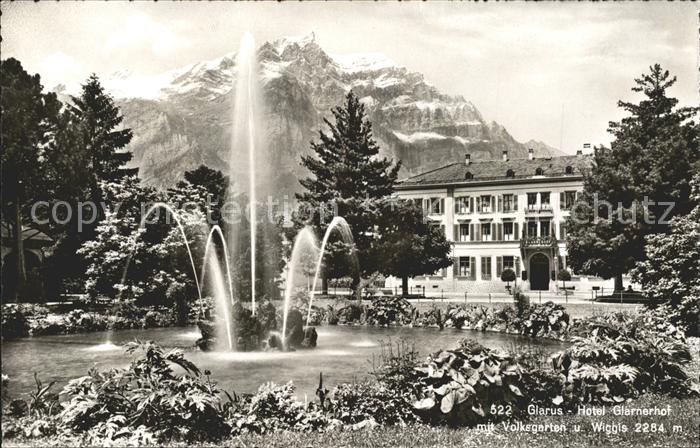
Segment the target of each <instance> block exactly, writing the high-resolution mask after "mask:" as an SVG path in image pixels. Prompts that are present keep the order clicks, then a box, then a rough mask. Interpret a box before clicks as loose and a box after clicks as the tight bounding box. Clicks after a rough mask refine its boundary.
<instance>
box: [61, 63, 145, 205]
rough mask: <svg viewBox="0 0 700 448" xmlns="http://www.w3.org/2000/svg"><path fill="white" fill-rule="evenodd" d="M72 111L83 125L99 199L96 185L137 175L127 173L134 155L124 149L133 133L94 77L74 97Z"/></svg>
mask: <svg viewBox="0 0 700 448" xmlns="http://www.w3.org/2000/svg"><path fill="white" fill-rule="evenodd" d="M72 100H73V106H72V111H73V112H74V113H75V115H76V116H77V117H78V120H79V121H80V123H81V131H82V134H83V135H82V138H83V143H84V144H85V145H86V150H87V153H88V154H89V157H90V167H91V171H92V186H91V196H92V198H93V200H97V199H99V196H100V194H99V190H98V188H97V184H98V183H99V181H101V180H118V179H119V178H122V177H125V176H130V175H134V174H136V173H135V172H134V171H135V170H133V169H131V170H127V169H125V165H126V163H127V162H129V161H130V160H131V157H132V155H131V153H130V152H127V151H125V150H124V149H125V148H126V146H127V145H128V144H129V142H130V141H131V138H132V136H133V133H132V132H131V129H122V128H121V124H122V121H123V117H122V116H121V114H120V111H119V108H118V107H117V106H115V104H114V100H113V99H112V97H111V96H110V95H109V94H107V93H106V92H105V91H104V88H103V87H102V85H101V84H100V80H99V79H98V77H97V75H95V74H92V75H91V76H90V77H89V78H88V79H87V81H86V82H85V84H83V86H82V91H81V93H80V96H78V97H72Z"/></svg>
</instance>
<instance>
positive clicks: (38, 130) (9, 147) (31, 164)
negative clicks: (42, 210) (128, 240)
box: [0, 58, 61, 300]
mask: <svg viewBox="0 0 700 448" xmlns="http://www.w3.org/2000/svg"><path fill="white" fill-rule="evenodd" d="M0 70H2V74H3V76H2V80H1V88H2V92H3V94H2V96H1V97H0V99H1V104H0V107H1V109H2V117H3V120H2V127H1V130H0V140H1V141H2V153H1V154H0V166H1V168H2V173H1V174H0V199H1V201H2V204H1V205H2V216H3V226H5V225H7V226H8V231H9V232H8V233H9V236H10V238H11V239H12V243H13V244H12V246H13V252H12V255H11V256H10V257H9V258H7V259H5V258H4V257H3V258H4V259H3V270H2V271H3V274H5V275H4V278H3V279H2V284H3V289H2V293H3V296H4V297H11V298H13V299H15V300H17V299H18V298H19V297H22V296H24V288H25V287H26V286H27V285H26V281H27V269H26V265H25V262H24V253H25V252H24V247H23V242H24V238H23V237H22V230H23V228H22V221H23V217H24V218H25V220H26V218H27V217H28V215H29V209H30V205H33V203H34V201H36V200H37V199H39V198H43V195H44V191H45V190H44V188H43V187H44V178H45V176H46V172H47V170H48V169H50V168H51V166H50V165H48V164H46V163H40V161H41V160H42V158H43V156H44V153H45V148H47V147H48V146H49V145H50V143H51V141H52V140H53V139H54V137H55V134H56V132H57V128H58V122H59V115H60V108H61V103H60V102H59V101H58V99H57V97H56V94H55V93H52V92H51V93H43V86H42V85H41V80H40V78H39V75H29V73H27V72H26V71H25V70H24V68H23V67H22V64H21V63H20V62H19V61H18V60H16V59H14V58H9V59H6V60H3V61H1V62H0ZM8 261H12V263H11V264H10V265H9V266H6V263H7V262H8Z"/></svg>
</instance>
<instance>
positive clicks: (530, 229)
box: [527, 221, 537, 238]
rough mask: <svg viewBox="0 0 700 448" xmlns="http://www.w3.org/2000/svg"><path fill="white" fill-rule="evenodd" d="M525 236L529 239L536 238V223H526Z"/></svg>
mask: <svg viewBox="0 0 700 448" xmlns="http://www.w3.org/2000/svg"><path fill="white" fill-rule="evenodd" d="M527 236H528V237H529V238H534V237H536V236H537V221H528V222H527Z"/></svg>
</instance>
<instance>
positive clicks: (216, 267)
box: [118, 33, 353, 351]
mask: <svg viewBox="0 0 700 448" xmlns="http://www.w3.org/2000/svg"><path fill="white" fill-rule="evenodd" d="M257 73H258V65H257V61H256V52H255V43H254V41H253V38H252V36H251V35H250V34H249V33H246V34H245V35H244V36H243V38H242V40H241V45H240V48H239V51H238V55H237V57H236V85H235V93H234V102H233V114H232V126H231V128H232V133H231V146H230V155H229V157H230V159H229V162H230V164H229V173H228V174H229V182H230V184H229V193H232V192H240V193H244V194H247V197H248V200H249V203H248V208H247V210H248V211H249V216H248V222H249V223H250V241H249V247H248V248H247V249H248V250H249V252H250V253H249V257H248V259H249V261H250V288H251V291H250V302H251V308H250V310H247V309H246V308H244V307H243V306H242V303H241V300H240V296H241V294H244V292H242V291H241V290H240V287H237V289H238V290H236V289H235V288H234V285H233V279H232V277H233V273H232V272H233V271H232V269H231V268H232V267H231V260H238V261H240V257H235V255H236V254H241V255H243V254H244V253H245V252H243V251H242V249H243V250H245V249H244V248H242V247H239V242H238V241H237V239H236V237H237V236H238V235H242V233H241V232H240V231H241V227H237V226H236V225H233V224H231V225H227V227H226V231H227V232H226V235H225V234H224V232H223V231H222V229H221V228H220V227H219V226H218V225H215V226H213V227H212V228H211V229H208V228H205V226H204V225H203V226H202V230H208V236H207V239H206V244H205V247H204V256H203V258H202V266H201V272H200V275H199V276H198V275H197V269H196V265H195V262H194V257H193V255H192V251H191V248H190V245H189V243H188V241H187V235H186V234H185V228H184V227H183V224H182V222H181V219H180V218H179V217H178V214H177V213H176V211H175V210H174V209H173V208H172V207H170V206H169V205H167V204H165V203H157V204H155V205H153V206H152V207H151V208H150V209H149V210H148V212H147V213H146V215H145V216H144V217H143V219H142V221H141V224H140V226H139V230H138V234H137V237H136V238H137V239H138V238H139V235H141V234H142V233H143V231H144V227H145V224H146V220H147V218H148V217H149V216H150V215H151V214H152V213H153V212H154V211H155V210H159V209H165V210H166V211H167V212H168V213H170V214H171V215H172V216H173V218H174V219H175V222H176V224H177V226H178V228H179V230H180V234H181V235H182V237H183V240H184V243H185V246H186V249H187V254H188V256H189V260H190V263H191V265H192V273H193V277H194V281H195V284H196V286H197V294H198V298H199V303H200V304H201V305H200V318H201V319H200V322H199V323H198V326H199V328H200V332H201V333H202V338H201V339H200V340H198V341H197V345H198V346H200V347H201V348H202V349H204V350H212V349H213V350H219V351H237V350H239V349H241V350H249V349H252V350H257V349H258V348H259V346H260V344H259V343H260V342H261V341H262V339H263V338H264V337H265V335H266V332H268V331H269V330H270V329H271V328H274V326H275V325H276V323H275V311H274V307H272V305H271V304H269V303H268V304H266V306H265V308H264V309H259V304H257V303H256V299H257V295H258V293H262V292H261V291H258V288H257V285H256V281H259V280H260V276H264V275H267V274H269V273H267V272H261V271H263V270H260V269H258V266H257V264H258V262H259V260H258V256H259V254H260V253H261V248H260V247H258V245H259V244H261V243H262V244H265V243H266V241H265V240H264V238H260V237H261V236H264V234H265V232H264V231H263V232H261V231H260V230H261V228H260V227H259V223H258V211H257V201H258V199H259V198H261V197H263V195H265V194H269V193H271V192H272V191H273V188H272V182H273V181H271V179H273V177H272V176H269V175H268V170H269V167H270V154H269V151H267V148H266V145H265V144H264V142H263V141H262V139H261V136H260V135H259V134H260V133H256V129H259V128H260V127H261V126H259V124H260V122H261V121H260V113H261V111H262V107H261V106H262V102H261V99H260V88H259V82H258V76H257ZM241 161H246V162H247V163H240V162H241ZM239 225H240V224H239ZM335 230H338V231H339V232H340V235H341V238H342V240H343V241H344V242H346V243H350V244H351V243H352V242H353V239H352V234H351V233H350V228H349V226H348V224H347V222H346V221H345V220H344V219H343V218H340V217H336V218H334V219H333V220H332V221H331V223H330V225H329V227H328V229H327V230H326V232H325V235H324V237H323V240H322V244H321V248H320V250H319V248H318V246H317V241H316V237H315V236H314V233H313V231H312V229H311V228H309V227H306V228H304V229H302V230H301V231H300V232H299V234H298V235H297V236H296V238H295V240H294V245H293V248H292V255H291V258H290V260H289V263H288V266H287V272H286V288H285V291H284V302H283V311H282V330H281V334H279V335H278V336H276V337H277V338H278V341H277V342H274V341H273V343H272V344H270V346H273V347H278V348H281V349H293V348H294V347H298V346H300V345H301V344H302V342H304V343H305V345H307V346H309V345H311V346H315V342H316V331H315V329H313V328H311V327H309V316H310V313H311V306H312V303H313V296H314V291H315V288H316V284H317V281H318V277H319V275H320V270H321V265H322V262H323V256H324V253H325V250H326V244H327V243H328V239H329V237H330V235H331V233H332V232H333V231H335ZM243 235H244V233H243ZM268 235H269V234H268ZM227 242H228V243H227ZM246 244H248V242H244V243H243V244H241V246H243V245H246ZM217 245H220V247H219V249H218V250H217ZM263 247H264V246H263ZM135 248H136V240H135V242H134V250H135ZM219 253H221V254H222V256H223V261H222V260H221V256H220V255H219ZM132 255H133V252H132ZM132 255H130V256H129V259H128V261H127V264H126V266H125V268H124V274H123V276H122V284H125V280H126V274H127V270H128V268H129V264H130V262H131V258H132ZM222 263H223V266H222ZM301 269H305V274H307V275H306V278H310V275H311V274H310V273H313V274H314V276H313V282H311V283H308V282H307V284H306V289H307V290H311V294H310V301H309V315H307V318H306V320H305V321H304V319H303V314H302V313H301V312H299V311H298V310H290V304H291V300H292V294H293V292H294V289H295V288H296V287H297V286H298V285H297V284H296V283H295V282H297V281H298V280H299V278H302V276H300V275H299V274H300V272H299V271H300V270H301ZM238 278H239V277H238ZM270 278H272V277H270ZM202 282H206V286H207V292H208V294H209V295H211V296H212V297H213V299H214V308H215V315H214V316H213V318H214V319H213V321H210V320H207V316H206V315H205V312H204V303H203V295H204V294H203V285H202ZM118 298H119V297H118ZM270 308H271V309H270ZM258 313H262V315H261V316H260V318H259V319H258V318H257V314H258ZM304 323H306V325H304ZM270 341H272V340H270ZM270 341H268V342H270Z"/></svg>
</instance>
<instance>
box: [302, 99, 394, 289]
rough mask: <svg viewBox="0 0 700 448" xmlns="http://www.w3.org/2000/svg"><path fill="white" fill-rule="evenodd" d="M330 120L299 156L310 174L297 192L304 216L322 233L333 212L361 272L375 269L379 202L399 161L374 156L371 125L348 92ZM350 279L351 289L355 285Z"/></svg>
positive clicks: (391, 184) (388, 192)
mask: <svg viewBox="0 0 700 448" xmlns="http://www.w3.org/2000/svg"><path fill="white" fill-rule="evenodd" d="M332 113H333V117H334V122H333V123H332V122H331V121H329V120H327V119H324V122H325V124H326V126H327V127H328V132H324V131H321V132H320V133H319V140H320V141H318V142H312V143H311V149H312V150H313V154H312V155H309V156H305V157H302V165H303V166H305V167H306V168H307V169H308V170H309V171H310V173H311V176H310V177H307V178H305V179H302V180H301V181H300V183H301V185H302V186H303V187H304V189H305V191H304V192H303V193H301V194H297V195H296V197H297V199H298V200H299V201H300V204H301V206H302V210H304V211H306V212H307V213H306V214H305V216H302V217H297V220H298V222H309V223H311V224H312V225H313V226H314V227H316V229H317V233H318V234H319V235H322V234H323V232H325V230H326V226H327V225H328V223H329V222H330V220H331V219H332V218H333V215H334V213H333V212H334V211H335V212H336V213H337V215H338V216H342V217H343V218H345V220H346V221H347V222H348V224H349V225H350V228H351V229H352V233H353V237H354V239H355V250H356V253H357V255H358V257H359V268H360V271H361V274H363V275H367V274H370V273H373V272H375V271H377V263H376V259H374V258H373V257H372V256H371V247H372V245H373V243H374V242H375V240H376V239H377V236H378V235H377V231H376V230H377V225H378V221H379V218H380V216H381V213H382V207H383V203H384V199H385V198H386V197H387V196H389V195H391V194H392V192H393V191H394V183H395V182H396V178H397V176H398V172H399V168H400V163H396V164H394V163H393V161H391V160H389V159H387V158H380V157H378V154H379V146H378V145H377V142H376V141H375V140H374V138H373V136H372V124H371V123H370V122H369V120H368V119H367V117H366V113H365V108H364V105H363V104H362V103H360V101H359V100H358V98H357V97H356V96H355V95H354V94H353V93H352V92H350V93H348V94H347V96H346V98H345V103H344V104H343V106H342V107H336V108H335V109H333V111H332ZM358 280H359V279H358V278H355V284H354V286H357V281H358Z"/></svg>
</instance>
